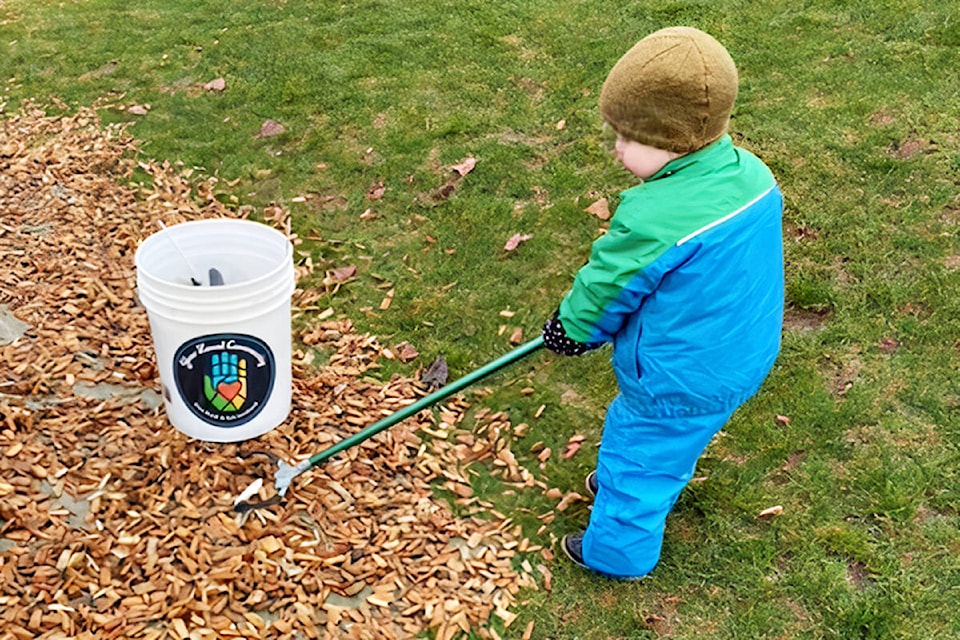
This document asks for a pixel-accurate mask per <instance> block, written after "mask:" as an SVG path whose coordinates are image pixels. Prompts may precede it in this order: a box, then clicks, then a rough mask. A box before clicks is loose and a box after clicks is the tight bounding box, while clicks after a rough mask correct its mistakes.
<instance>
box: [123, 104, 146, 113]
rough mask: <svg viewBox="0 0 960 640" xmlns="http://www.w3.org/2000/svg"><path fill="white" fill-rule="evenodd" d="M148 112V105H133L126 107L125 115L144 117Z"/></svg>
mask: <svg viewBox="0 0 960 640" xmlns="http://www.w3.org/2000/svg"><path fill="white" fill-rule="evenodd" d="M148 111H150V105H148V104H134V105H130V106H129V107H127V113H132V114H133V115H135V116H145V115H147V112H148Z"/></svg>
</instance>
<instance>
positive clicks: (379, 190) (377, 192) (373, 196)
mask: <svg viewBox="0 0 960 640" xmlns="http://www.w3.org/2000/svg"><path fill="white" fill-rule="evenodd" d="M386 190H387V188H386V187H385V186H383V180H378V181H377V182H374V183H373V184H372V185H370V188H369V189H367V200H380V199H382V198H383V194H384V193H385V192H386Z"/></svg>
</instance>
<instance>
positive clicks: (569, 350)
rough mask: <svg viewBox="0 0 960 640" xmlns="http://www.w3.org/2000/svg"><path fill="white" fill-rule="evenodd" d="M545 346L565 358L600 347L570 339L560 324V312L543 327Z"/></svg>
mask: <svg viewBox="0 0 960 640" xmlns="http://www.w3.org/2000/svg"><path fill="white" fill-rule="evenodd" d="M543 344H544V346H545V347H547V348H548V349H550V351H553V352H556V353H559V354H560V355H564V356H579V355H580V354H581V353H586V352H587V351H590V350H591V349H596V348H597V347H599V346H600V345H599V344H591V343H589V342H577V341H576V340H573V339H571V338H570V337H568V336H567V332H566V331H565V330H564V328H563V323H562V322H560V311H556V312H555V313H554V314H553V317H552V318H550V319H549V320H547V322H546V323H545V324H544V325H543Z"/></svg>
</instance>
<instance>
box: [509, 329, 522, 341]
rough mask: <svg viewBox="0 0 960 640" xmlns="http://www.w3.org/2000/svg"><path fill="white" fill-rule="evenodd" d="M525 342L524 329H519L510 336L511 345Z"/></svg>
mask: <svg viewBox="0 0 960 640" xmlns="http://www.w3.org/2000/svg"><path fill="white" fill-rule="evenodd" d="M521 342H523V328H522V327H518V328H516V329H514V330H513V333H511V334H510V344H520V343H521Z"/></svg>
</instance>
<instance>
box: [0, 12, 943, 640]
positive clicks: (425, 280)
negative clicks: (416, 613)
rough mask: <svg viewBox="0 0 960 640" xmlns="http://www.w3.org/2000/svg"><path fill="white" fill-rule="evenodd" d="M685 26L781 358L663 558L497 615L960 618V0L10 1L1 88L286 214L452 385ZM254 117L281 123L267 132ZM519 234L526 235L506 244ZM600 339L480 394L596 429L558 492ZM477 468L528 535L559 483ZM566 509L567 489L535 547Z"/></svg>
mask: <svg viewBox="0 0 960 640" xmlns="http://www.w3.org/2000/svg"><path fill="white" fill-rule="evenodd" d="M676 24H685V25H691V26H696V27H700V28H702V29H704V30H706V31H708V32H710V33H712V34H713V35H715V36H716V37H717V38H718V39H719V40H721V41H722V42H723V43H724V44H725V45H726V46H727V47H728V49H729V50H730V52H731V54H732V55H733V57H734V59H735V60H736V61H737V63H738V66H739V69H740V75H741V91H740V96H739V99H738V104H737V107H736V110H735V113H734V118H733V121H732V125H731V133H732V135H733V137H734V140H735V141H736V142H737V143H738V144H740V145H742V146H744V147H746V148H748V149H750V150H751V151H753V152H755V153H757V154H758V155H759V156H760V157H761V158H763V159H764V160H765V161H766V162H767V163H768V164H769V166H770V167H771V168H772V169H773V171H774V172H775V174H776V175H777V177H778V179H779V180H780V182H781V186H782V189H783V192H784V195H785V198H786V211H785V217H784V223H785V232H784V246H785V250H786V256H787V261H788V265H787V302H788V307H789V309H788V314H787V319H786V323H785V330H784V341H783V350H782V354H781V356H780V359H779V361H778V363H777V364H776V366H775V369H774V371H773V373H772V374H771V376H770V378H769V379H768V381H767V383H766V384H765V386H764V387H763V389H762V390H761V392H760V394H759V395H758V396H757V397H756V398H754V399H753V400H752V401H751V402H750V403H748V405H746V406H745V407H743V408H742V410H741V411H739V412H738V413H737V414H736V415H735V416H734V418H733V420H732V421H731V423H730V424H729V425H728V428H726V429H725V430H724V432H722V434H721V435H720V436H718V438H717V440H716V441H715V442H714V443H713V445H711V447H710V448H709V449H708V452H707V454H706V456H705V457H704V458H703V459H702V461H701V463H700V465H699V467H698V472H697V474H698V476H699V477H698V479H697V481H696V482H694V483H693V484H692V485H691V486H690V487H689V488H688V490H687V491H686V492H685V493H684V494H683V496H682V498H681V500H680V502H679V503H678V505H677V508H676V509H675V511H674V513H672V514H671V517H670V519H669V520H668V526H667V540H666V544H665V548H664V554H663V558H662V561H661V563H660V565H659V566H658V568H657V569H656V571H655V572H654V574H653V575H652V576H651V577H650V578H649V579H648V580H645V581H643V582H640V583H631V584H620V583H613V582H610V581H607V580H604V579H600V578H596V577H593V576H591V575H588V574H586V573H583V572H581V571H579V570H577V569H575V568H572V567H571V566H570V565H569V564H568V563H566V562H565V561H564V560H563V559H557V560H555V561H553V562H551V563H550V570H551V571H552V573H553V580H552V589H551V590H550V591H546V590H539V591H535V592H534V591H531V592H528V593H525V594H524V595H523V598H522V601H523V603H524V604H523V607H522V609H521V610H520V611H519V613H520V618H519V620H518V621H517V622H515V623H514V625H513V626H511V627H510V628H509V629H507V630H505V631H501V635H502V636H503V637H504V638H519V637H520V634H521V633H522V631H523V630H524V628H525V627H526V626H527V624H528V623H529V622H530V621H531V620H532V621H534V622H535V624H534V628H533V634H532V638H535V639H546V638H551V639H554V640H557V639H574V638H579V639H587V638H590V639H610V638H631V639H640V638H680V639H690V640H692V639H697V640H704V639H717V640H721V639H722V640H729V639H731V638H736V639H744V640H756V639H760V638H769V639H774V638H836V639H848V638H856V639H868V638H869V639H888V638H916V639H923V640H928V639H931V638H960V615H958V613H957V612H958V610H960V513H958V505H960V376H958V374H957V371H958V369H960V351H958V344H960V294H958V293H957V292H958V290H960V243H958V230H960V80H958V77H960V76H958V74H957V69H958V68H960V8H958V7H957V6H956V4H955V3H952V2H933V1H932V0H877V1H876V2H870V3H867V2H853V1H850V0H847V1H843V0H830V1H824V2H804V3H797V2H786V1H784V0H760V1H757V2H735V1H733V0H717V1H714V2H702V1H700V2H698V1H689V2H682V1H674V2H653V1H646V0H642V1H638V2H632V3H623V2H611V1H608V0H594V1H593V2H584V1H581V0H568V1H561V0H542V1H536V2H534V1H532V0H528V1H521V0H515V1H510V2H489V1H486V0H463V1H461V2H457V3H452V2H442V1H440V0H420V1H419V2H406V1H401V0H357V1H353V2H293V1H290V0H270V1H268V0H250V1H248V2H240V3H238V2H227V1H226V0H191V1H189V2H188V1H186V0H153V1H151V2H138V3H132V2H125V1H121V0H65V1H64V0H57V1H53V0H6V1H5V2H2V3H0V81H2V83H3V84H0V89H2V92H3V93H2V97H0V105H2V106H3V110H4V111H5V112H7V113H12V112H16V111H17V110H19V109H20V107H21V104H22V102H23V101H25V100H36V101H37V102H38V103H40V104H42V105H45V106H48V107H49V108H50V109H51V112H56V110H57V109H60V108H63V109H67V110H72V109H75V108H78V107H81V106H89V105H99V106H100V115H101V117H102V118H103V120H104V121H105V122H108V123H111V122H131V123H132V124H131V126H130V128H129V132H130V133H131V135H133V136H135V137H136V138H137V139H138V140H139V141H140V145H139V146H140V149H141V150H142V154H143V156H144V157H146V158H154V159H159V160H168V161H170V162H180V163H182V165H183V167H184V170H190V171H192V172H193V173H192V175H194V176H196V177H198V178H201V177H208V176H215V177H216V178H217V180H218V183H217V189H218V198H219V199H221V200H222V201H224V202H226V203H229V204H231V206H236V207H253V210H254V212H255V213H254V217H256V216H257V215H262V211H263V208H264V207H266V206H268V205H270V204H279V205H281V206H283V207H285V208H288V209H289V210H290V211H291V213H292V220H293V227H294V230H295V231H296V232H297V233H299V235H300V236H301V237H302V238H303V239H304V242H303V244H302V245H300V246H299V247H298V249H299V250H300V251H301V252H302V253H301V255H300V256H299V257H300V258H305V257H307V256H309V257H310V259H311V260H312V261H313V263H314V264H315V265H317V274H316V285H317V286H318V287H319V286H320V282H321V280H322V278H323V275H324V272H325V271H326V270H330V269H335V268H338V267H344V266H348V265H356V266H357V269H358V271H357V277H356V278H355V279H354V280H352V281H350V282H348V283H347V284H345V285H344V286H343V287H341V288H340V289H339V290H338V291H337V292H336V293H334V294H329V295H325V296H323V297H322V298H321V299H320V300H319V301H318V302H317V304H318V305H319V306H320V307H321V308H328V307H329V308H332V309H333V310H334V313H335V314H336V316H338V317H346V318H350V319H352V320H353V321H354V322H355V323H356V324H357V325H358V327H360V328H361V329H362V330H363V331H369V332H372V333H375V334H376V335H378V336H380V337H381V339H382V341H383V342H384V343H386V344H397V343H399V342H402V341H407V342H409V343H411V344H413V345H414V346H415V347H416V349H417V350H418V351H419V352H420V354H421V357H420V359H419V360H417V361H415V362H412V363H409V364H399V363H397V364H394V365H393V369H391V368H390V367H387V368H385V369H384V370H383V374H384V375H389V374H390V373H393V372H395V371H399V372H401V373H404V374H406V375H413V373H414V372H415V371H416V368H417V367H418V366H425V365H427V364H429V362H430V361H431V360H432V359H433V358H434V357H435V356H437V355H439V354H443V355H444V356H445V357H446V358H447V360H448V363H449V365H450V370H451V374H452V375H453V376H459V375H463V374H465V373H467V372H468V371H470V370H472V369H473V368H475V367H477V366H480V365H482V364H484V363H486V362H487V361H489V360H491V359H493V358H495V357H497V356H499V355H501V354H503V353H505V352H506V351H507V350H509V349H510V348H511V345H510V344H509V342H508V338H509V336H510V335H511V334H512V333H513V331H514V330H516V329H518V328H519V329H522V330H523V332H524V339H529V338H532V337H534V336H535V335H537V334H538V333H539V329H540V326H541V325H542V323H543V321H544V320H545V319H546V318H547V317H548V316H549V315H550V314H551V313H552V311H553V310H554V309H555V308H556V306H557V304H558V302H559V300H560V299H561V297H562V295H563V294H564V293H565V291H566V288H567V286H568V285H569V283H570V281H571V279H572V276H573V274H574V273H575V271H576V269H577V268H578V267H579V266H580V265H581V264H582V262H583V261H584V260H585V259H586V256H587V253H588V249H589V244H590V242H591V240H592V239H593V238H595V237H596V235H597V234H598V232H599V230H600V228H601V226H602V225H603V222H602V221H601V220H600V219H599V218H597V217H596V216H593V215H591V214H589V213H587V212H586V211H585V209H586V208H587V207H588V206H590V205H591V204H593V203H594V202H596V201H597V200H599V199H600V198H607V199H608V200H609V201H610V203H611V207H612V206H613V205H615V203H616V199H617V194H618V193H619V192H620V191H621V190H623V189H625V188H627V187H628V186H631V184H632V182H631V180H630V177H629V176H628V175H627V174H625V173H624V172H623V171H621V170H620V169H618V168H617V167H616V166H615V165H614V163H613V161H612V159H611V158H610V157H609V156H608V155H607V154H606V153H605V152H604V150H603V145H602V138H601V129H600V120H599V115H598V111H597V106H596V104H597V97H598V93H599V89H600V86H601V84H602V82H603V79H604V77H605V76H606V73H607V71H608V69H609V67H610V66H611V65H612V64H613V63H614V62H615V61H616V60H617V59H618V58H619V56H620V55H621V54H622V53H623V52H624V51H625V50H626V49H627V48H628V47H629V46H630V45H632V44H633V43H634V42H635V41H636V40H638V39H639V38H640V37H642V36H644V35H646V34H647V33H649V32H650V31H653V30H656V29H658V28H661V27H665V26H671V25H676ZM218 78H222V79H223V81H224V89H223V90H222V91H214V90H208V89H206V88H204V85H205V84H206V83H209V82H211V81H213V80H215V79H218ZM58 105H59V106H58ZM268 119H269V120H273V121H275V122H277V123H279V124H281V125H282V126H283V128H284V131H283V133H281V134H279V135H275V136H267V137H256V136H257V133H258V132H259V131H260V128H261V125H262V124H263V123H264V122H265V121H266V120H268ZM468 158H473V159H475V160H476V165H475V167H474V168H473V170H472V171H470V172H469V173H467V174H466V175H464V176H462V177H459V179H457V176H458V174H456V173H455V172H454V171H453V169H452V167H453V166H454V165H457V164H458V163H461V162H462V161H464V160H465V159H468ZM134 179H135V180H139V179H145V178H144V176H134ZM0 216H2V213H0ZM516 233H521V234H526V235H529V236H531V237H530V238H529V239H528V240H526V242H524V243H523V244H521V245H520V246H519V247H518V248H517V249H515V250H512V251H506V250H504V245H505V243H506V242H507V240H508V239H509V238H510V237H511V236H513V235H514V234H516ZM390 290H393V291H394V298H393V301H392V304H391V305H390V306H389V308H388V309H386V310H381V309H380V302H381V300H383V298H384V296H385V295H386V293H387V292H388V291H390ZM501 311H509V312H512V315H509V314H507V315H509V317H507V315H501V313H500V312H501ZM299 321H301V322H308V321H309V318H301V319H300V320H299ZM608 359H609V350H608V349H604V350H601V351H599V352H595V353H592V354H590V355H587V356H584V357H582V358H579V359H564V358H560V357H557V356H551V355H548V354H539V355H537V356H535V357H533V358H531V359H530V360H529V361H528V362H525V363H523V364H521V365H518V366H516V367H514V368H512V369H511V370H510V371H509V372H507V373H504V374H501V375H499V376H498V377H497V378H496V379H495V380H493V381H491V382H490V383H489V387H490V389H491V391H492V393H491V394H490V395H489V396H486V397H485V398H484V400H483V403H485V404H486V405H488V406H491V407H496V408H498V409H500V408H505V409H508V410H509V411H510V414H511V416H512V418H513V419H514V421H515V422H524V421H526V422H531V423H532V424H534V426H533V427H532V428H531V431H530V434H529V435H527V436H526V439H527V440H529V441H530V442H529V445H533V444H534V442H536V441H543V442H544V443H545V444H546V445H547V446H550V447H552V449H553V451H554V452H558V451H562V450H563V445H564V443H565V442H566V441H567V440H568V438H569V437H570V436H572V435H574V434H578V433H579V434H584V435H586V436H587V442H586V444H585V446H584V448H583V449H582V450H581V452H580V453H578V454H577V455H576V456H574V457H573V458H572V459H570V460H564V459H561V458H560V457H559V456H558V455H557V453H554V455H553V457H552V458H551V459H550V460H549V461H548V462H547V464H546V466H545V468H544V469H543V470H542V471H539V473H540V474H541V476H542V477H545V478H548V479H549V482H550V483H551V485H552V486H558V487H563V488H566V489H567V490H571V491H577V490H580V487H581V486H582V478H583V476H584V475H585V474H586V473H587V472H588V471H589V470H590V469H591V468H592V464H593V463H594V460H595V452H596V449H595V446H593V445H595V443H596V442H597V440H598V438H599V428H600V425H601V422H602V419H603V413H604V408H605V406H606V403H607V402H609V400H610V399H611V398H612V396H613V394H614V393H615V388H614V382H613V378H612V374H611V373H610V371H609V366H608ZM528 387H532V388H533V389H534V391H533V393H529V392H525V393H521V389H524V388H528ZM541 405H546V407H547V409H546V410H545V411H544V412H543V414H542V416H541V417H540V418H539V419H538V420H536V421H534V417H533V416H534V414H535V413H536V411H537V409H538V407H540V406H541ZM513 449H514V451H516V452H518V453H519V452H520V451H528V450H529V449H530V446H527V443H524V442H521V443H520V444H517V445H516V446H514V447H513ZM521 462H522V463H523V464H525V465H526V466H528V467H529V468H531V469H538V466H537V465H538V461H537V460H536V458H535V455H534V454H533V453H529V454H527V456H526V457H525V459H523V460H521ZM477 490H478V491H479V492H480V493H481V495H482V496H483V497H485V498H486V499H489V500H492V501H494V502H495V503H496V504H497V505H498V507H499V508H500V509H501V510H513V512H516V513H517V514H518V518H519V520H520V521H522V522H524V523H525V525H526V526H527V527H528V529H529V531H528V535H530V536H536V530H537V527H538V525H539V522H538V521H537V520H536V518H535V517H534V516H533V515H530V516H529V517H525V516H524V515H523V514H536V513H542V512H544V511H546V510H549V509H550V508H552V506H553V503H551V502H550V501H548V500H547V499H546V498H544V497H543V496H541V495H539V493H536V492H532V493H530V494H529V495H527V494H521V495H518V494H511V493H507V494H504V493H503V488H502V486H500V485H499V484H498V481H496V479H493V478H487V477H483V475H482V474H481V477H480V478H478V480H477ZM773 506H782V508H783V511H782V513H781V514H780V515H777V516H771V517H764V518H760V517H758V514H759V513H760V512H761V511H763V510H764V509H767V508H769V507H773ZM586 518H587V512H586V510H585V508H583V507H582V506H577V507H574V508H572V509H571V510H569V511H567V512H564V513H563V514H561V516H560V517H558V519H557V520H556V521H555V522H554V523H553V525H552V527H553V528H552V529H551V531H550V532H549V533H544V534H541V535H540V536H539V538H538V540H537V541H538V542H539V543H540V544H546V545H549V544H550V543H551V534H552V535H555V536H558V537H559V536H560V535H562V534H563V533H566V532H569V531H573V530H576V529H579V528H582V526H583V525H584V524H585V522H586Z"/></svg>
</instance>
